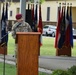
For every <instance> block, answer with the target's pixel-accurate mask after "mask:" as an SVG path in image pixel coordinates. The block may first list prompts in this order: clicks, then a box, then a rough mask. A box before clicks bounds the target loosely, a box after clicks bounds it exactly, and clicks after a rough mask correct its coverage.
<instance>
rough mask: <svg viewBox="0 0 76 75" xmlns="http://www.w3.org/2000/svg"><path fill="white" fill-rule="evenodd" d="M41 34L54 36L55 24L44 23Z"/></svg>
mask: <svg viewBox="0 0 76 75" xmlns="http://www.w3.org/2000/svg"><path fill="white" fill-rule="evenodd" d="M42 34H43V35H47V36H48V35H51V36H52V37H55V34H56V26H54V25H45V26H44V27H43V33H42Z"/></svg>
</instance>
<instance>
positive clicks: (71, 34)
mask: <svg viewBox="0 0 76 75" xmlns="http://www.w3.org/2000/svg"><path fill="white" fill-rule="evenodd" d="M69 24H70V45H71V47H73V31H72V7H71V6H70V18H69Z"/></svg>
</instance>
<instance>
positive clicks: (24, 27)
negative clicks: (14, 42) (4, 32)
mask: <svg viewBox="0 0 76 75" xmlns="http://www.w3.org/2000/svg"><path fill="white" fill-rule="evenodd" d="M31 31H32V29H31V27H30V25H29V24H28V23H26V22H24V21H23V22H22V23H19V22H16V23H15V24H14V25H13V27H12V36H13V38H14V39H15V38H16V32H31Z"/></svg>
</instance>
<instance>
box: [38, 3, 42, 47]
mask: <svg viewBox="0 0 76 75" xmlns="http://www.w3.org/2000/svg"><path fill="white" fill-rule="evenodd" d="M38 32H40V33H41V36H40V46H41V45H42V32H43V25H42V16H41V4H40V5H39V22H38Z"/></svg>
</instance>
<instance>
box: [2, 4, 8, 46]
mask: <svg viewBox="0 0 76 75" xmlns="http://www.w3.org/2000/svg"><path fill="white" fill-rule="evenodd" d="M7 11H8V10H7V4H6V12H5V11H4V3H3V10H2V18H1V44H4V43H5V44H6V45H7V41H8V38H7V37H8V33H7V32H6V27H7V23H6V20H7V19H8V17H7V16H8V15H7V14H8V13H7Z"/></svg>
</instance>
